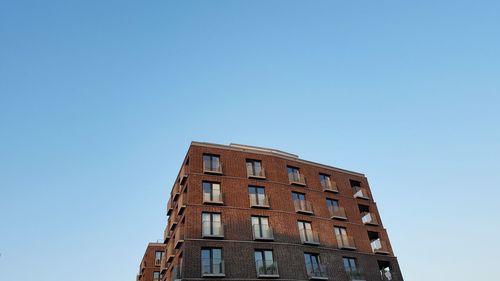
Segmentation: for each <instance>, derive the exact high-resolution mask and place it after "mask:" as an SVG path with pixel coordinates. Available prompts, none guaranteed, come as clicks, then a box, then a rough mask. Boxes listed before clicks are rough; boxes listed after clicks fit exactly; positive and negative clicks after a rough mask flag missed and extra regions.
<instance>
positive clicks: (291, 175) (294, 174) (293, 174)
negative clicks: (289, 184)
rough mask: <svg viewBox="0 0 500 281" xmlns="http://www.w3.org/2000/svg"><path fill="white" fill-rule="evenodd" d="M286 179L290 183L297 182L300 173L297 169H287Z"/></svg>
mask: <svg viewBox="0 0 500 281" xmlns="http://www.w3.org/2000/svg"><path fill="white" fill-rule="evenodd" d="M287 171H288V179H289V180H290V181H295V182H299V181H300V171H299V169H298V168H294V167H287Z"/></svg>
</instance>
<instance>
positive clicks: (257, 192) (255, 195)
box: [248, 186, 269, 207]
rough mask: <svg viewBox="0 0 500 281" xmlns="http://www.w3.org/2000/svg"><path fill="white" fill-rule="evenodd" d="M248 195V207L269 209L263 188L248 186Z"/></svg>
mask: <svg viewBox="0 0 500 281" xmlns="http://www.w3.org/2000/svg"><path fill="white" fill-rule="evenodd" d="M248 194H249V196H250V206H257V207H269V201H268V200H267V197H266V193H265V192H264V188H263V187H257V186H249V187H248Z"/></svg>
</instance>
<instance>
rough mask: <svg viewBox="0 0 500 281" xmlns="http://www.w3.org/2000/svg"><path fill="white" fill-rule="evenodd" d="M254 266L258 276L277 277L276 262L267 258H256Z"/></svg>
mask: <svg viewBox="0 0 500 281" xmlns="http://www.w3.org/2000/svg"><path fill="white" fill-rule="evenodd" d="M255 266H256V267H257V276H258V277H274V278H275V277H279V276H280V275H279V273H278V263H277V262H275V261H268V260H256V261H255Z"/></svg>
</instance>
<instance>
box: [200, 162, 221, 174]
mask: <svg viewBox="0 0 500 281" xmlns="http://www.w3.org/2000/svg"><path fill="white" fill-rule="evenodd" d="M203 172H205V173H216V174H222V162H215V163H213V162H211V161H203Z"/></svg>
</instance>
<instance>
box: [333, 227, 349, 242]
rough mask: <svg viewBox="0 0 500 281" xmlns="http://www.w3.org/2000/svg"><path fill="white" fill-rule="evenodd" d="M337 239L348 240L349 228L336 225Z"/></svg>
mask: <svg viewBox="0 0 500 281" xmlns="http://www.w3.org/2000/svg"><path fill="white" fill-rule="evenodd" d="M334 229H335V236H336V237H337V241H344V240H347V230H346V229H345V228H344V227H337V226H336V227H334Z"/></svg>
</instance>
